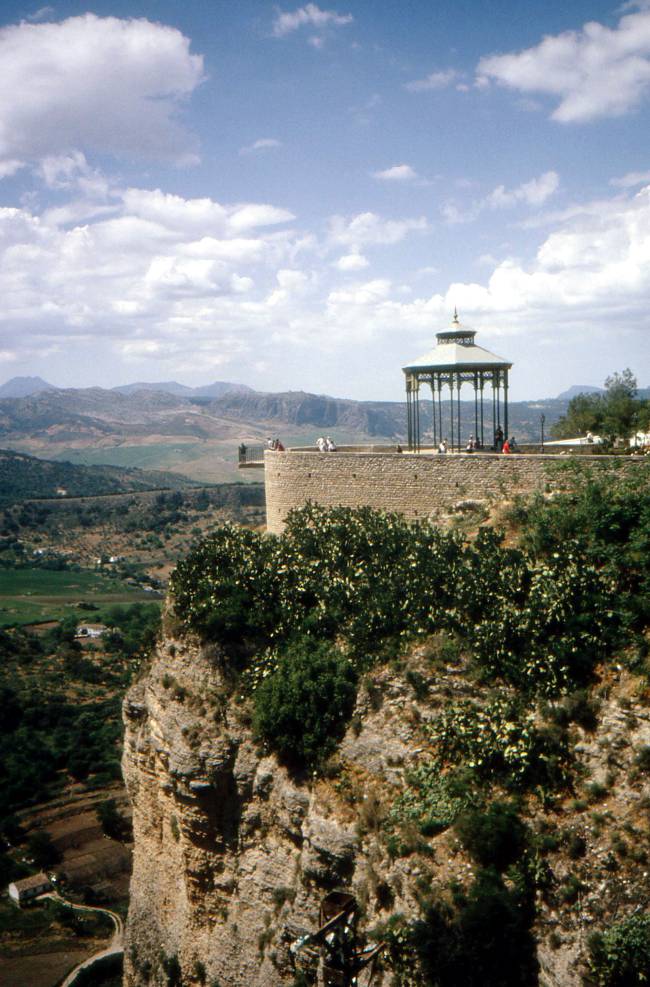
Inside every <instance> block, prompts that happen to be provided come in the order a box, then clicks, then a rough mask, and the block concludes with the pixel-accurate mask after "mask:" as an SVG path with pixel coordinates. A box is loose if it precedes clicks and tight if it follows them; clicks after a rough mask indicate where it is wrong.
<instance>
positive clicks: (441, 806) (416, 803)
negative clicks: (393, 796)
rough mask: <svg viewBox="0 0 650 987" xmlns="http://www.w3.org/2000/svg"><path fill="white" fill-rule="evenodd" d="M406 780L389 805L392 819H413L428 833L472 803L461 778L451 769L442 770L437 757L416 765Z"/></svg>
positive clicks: (453, 817) (449, 821)
mask: <svg viewBox="0 0 650 987" xmlns="http://www.w3.org/2000/svg"><path fill="white" fill-rule="evenodd" d="M407 782H408V785H407V788H406V790H405V791H404V793H403V794H402V795H401V796H400V797H399V798H398V799H397V800H396V802H395V804H394V805H393V808H392V809H391V819H392V820H393V821H394V822H398V823H399V822H406V821H411V822H414V823H416V824H417V826H418V827H419V828H420V831H421V832H422V833H425V834H427V835H432V834H433V833H436V832H438V831H440V830H443V829H447V827H448V826H451V824H452V823H453V822H454V821H455V819H456V818H457V817H458V815H459V814H460V813H461V812H463V811H464V810H465V809H467V808H468V807H469V805H470V804H471V796H470V794H469V792H468V790H467V787H466V785H464V784H463V779H462V778H460V777H459V776H457V775H454V774H453V773H451V772H450V773H447V774H443V772H442V771H441V767H440V764H439V763H438V762H437V761H430V762H428V763H424V764H421V765H419V766H418V767H417V768H416V769H415V770H414V771H412V772H411V773H410V774H409V775H408V777H407Z"/></svg>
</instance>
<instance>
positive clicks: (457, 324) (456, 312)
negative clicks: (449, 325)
mask: <svg viewBox="0 0 650 987" xmlns="http://www.w3.org/2000/svg"><path fill="white" fill-rule="evenodd" d="M454 325H455V326H459V325H460V322H459V321H458V311H457V310H456V306H455V305H454Z"/></svg>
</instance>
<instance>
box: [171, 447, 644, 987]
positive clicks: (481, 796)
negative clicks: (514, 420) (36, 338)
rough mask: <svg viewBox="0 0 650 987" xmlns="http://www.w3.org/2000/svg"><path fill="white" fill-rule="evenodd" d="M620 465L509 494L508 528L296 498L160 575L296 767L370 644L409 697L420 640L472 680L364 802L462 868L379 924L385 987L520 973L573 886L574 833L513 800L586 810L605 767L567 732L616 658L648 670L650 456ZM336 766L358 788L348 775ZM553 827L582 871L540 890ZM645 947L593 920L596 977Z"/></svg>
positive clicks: (262, 731)
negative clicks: (392, 786) (542, 918)
mask: <svg viewBox="0 0 650 987" xmlns="http://www.w3.org/2000/svg"><path fill="white" fill-rule="evenodd" d="M635 472H636V474H637V475H636V476H635V481H634V482H632V481H631V480H629V479H628V478H626V477H625V475H624V474H623V472H622V471H621V472H620V473H619V472H617V471H616V470H612V471H611V472H607V473H592V472H590V471H589V469H588V468H584V467H583V468H580V469H576V470H571V469H569V470H567V471H565V476H564V477H563V480H564V483H563V486H564V492H563V493H562V494H556V495H554V496H553V497H544V496H539V497H537V498H532V499H530V500H527V501H521V502H515V504H514V505H513V506H511V507H510V509H509V513H508V515H507V516H505V517H504V522H505V525H506V529H505V530H506V532H507V537H506V534H505V533H504V532H500V531H498V530H494V529H493V528H491V527H484V528H481V529H479V531H478V532H477V533H476V534H475V536H474V537H471V538H470V537H465V536H463V535H462V534H460V533H459V532H457V531H443V530H441V529H439V528H436V527H434V526H433V525H432V524H429V523H420V524H415V525H412V524H408V523H407V522H406V521H404V519H403V518H401V517H399V516H396V515H386V514H380V513H377V512H374V511H372V510H370V509H367V508H358V509H347V508H345V509H344V508H336V509H333V510H324V509H322V508H320V507H318V506H316V505H313V504H309V505H307V506H306V507H304V508H303V509H301V510H299V511H295V512H293V513H292V514H291V515H290V516H289V518H288V520H287V525H286V529H285V532H284V534H283V535H282V536H280V537H274V536H263V535H260V534H257V533H255V532H252V531H249V530H243V529H241V528H236V527H234V526H231V525H224V526H223V527H221V528H220V529H218V530H217V531H216V532H215V533H213V534H212V535H211V536H210V537H209V538H208V539H206V540H205V541H203V542H202V543H201V544H200V545H199V546H198V547H197V548H196V549H195V550H194V551H193V552H191V553H190V555H189V556H188V557H187V559H186V560H185V561H183V562H181V563H180V564H179V566H178V568H177V570H176V572H175V574H174V576H173V577H172V598H173V603H174V609H175V614H176V617H175V620H176V621H177V623H179V624H181V625H182V626H183V628H184V630H185V631H186V632H189V633H193V634H196V635H198V636H199V637H200V638H202V639H204V640H209V641H211V642H214V643H215V644H216V645H217V653H218V654H219V655H220V658H219V660H220V661H221V662H223V663H224V665H225V666H226V667H227V668H228V669H229V672H230V675H231V676H233V678H234V681H235V682H236V683H237V686H236V689H237V693H238V694H239V695H240V696H241V697H242V699H243V701H244V702H248V701H250V703H251V706H252V714H253V723H254V728H255V730H256V732H257V736H258V738H259V741H260V743H261V744H262V745H263V746H265V747H267V748H268V749H270V750H274V751H275V752H276V753H277V754H278V756H279V757H280V758H281V759H282V760H284V761H285V763H286V764H287V765H288V766H289V767H290V768H291V769H292V770H294V771H297V772H301V771H303V770H306V769H309V770H310V771H313V770H316V771H317V772H321V773H323V774H324V775H325V776H326V777H331V772H332V770H333V769H332V764H333V763H335V760H334V762H333V760H332V758H331V755H332V751H333V750H334V748H335V746H336V744H337V742H338V741H339V739H340V738H341V737H342V735H343V733H344V731H345V730H346V729H347V728H348V726H350V727H351V728H352V730H353V731H354V730H355V719H354V717H356V716H357V714H354V717H353V712H354V697H355V693H356V691H357V688H358V687H359V684H360V683H365V685H364V688H365V689H370V686H368V682H369V681H371V679H372V675H373V669H377V668H378V667H379V666H385V665H386V663H387V662H388V663H389V664H392V667H393V668H394V670H395V672H396V673H397V672H398V671H399V670H400V669H401V671H402V672H403V673H404V676H405V681H406V682H407V683H410V684H411V686H412V689H413V693H414V695H415V697H416V698H417V699H419V700H421V701H423V702H426V696H427V689H428V688H429V685H428V682H427V680H426V679H425V678H423V677H422V675H421V674H420V673H419V672H416V671H414V670H413V669H412V668H409V667H408V666H405V665H404V662H405V658H404V656H408V655H409V654H411V653H415V652H418V650H419V653H420V654H428V655H429V656H430V663H431V666H432V667H435V665H436V662H437V663H439V667H440V668H443V667H445V666H446V665H447V664H449V663H451V665H452V666H455V667H457V668H460V667H461V666H462V671H463V674H464V675H465V676H466V677H467V678H468V679H469V680H470V681H471V682H472V683H473V684H474V686H476V687H478V688H475V690H474V691H475V695H476V698H467V697H465V698H462V697H461V698H457V699H454V698H451V699H450V700H449V701H448V702H447V703H446V704H445V706H444V709H443V710H442V711H439V713H438V715H436V717H435V718H433V719H432V720H431V721H430V722H428V721H427V722H426V723H423V724H421V726H420V732H421V734H423V735H424V736H425V737H427V738H428V740H429V748H428V750H429V752H430V753H429V754H427V753H423V754H422V755H421V757H420V758H419V763H418V766H417V767H416V768H415V769H414V770H412V771H411V772H410V773H407V777H406V787H405V789H404V790H403V792H402V794H401V795H400V796H399V797H397V798H396V799H395V801H394V802H393V804H392V807H389V809H388V811H386V812H382V813H380V814H379V815H378V817H377V820H376V821H375V822H376V825H375V828H376V831H377V832H378V833H379V834H381V838H382V839H383V840H384V841H385V846H386V849H387V852H388V853H389V855H390V856H391V857H395V856H401V855H405V856H406V855H410V854H412V853H414V852H424V851H425V850H426V851H427V852H429V853H431V852H432V851H431V849H430V847H429V849H428V850H427V841H429V840H431V839H432V838H433V837H435V836H436V835H437V834H445V833H447V834H449V838H450V839H452V840H455V841H456V843H457V845H458V846H459V847H460V848H462V851H463V852H464V853H466V854H467V855H468V857H469V858H470V860H471V861H472V866H473V872H472V876H471V880H470V881H469V883H465V884H463V885H462V886H461V885H454V886H452V887H450V888H449V889H448V891H447V892H446V893H445V894H440V892H439V889H436V888H433V887H432V886H431V883H430V882H428V881H423V882H422V887H421V889H420V905H421V917H420V919H418V920H417V921H415V922H414V921H408V920H406V919H405V918H402V917H400V916H399V915H398V916H394V917H393V918H392V919H391V921H390V922H389V923H388V924H387V925H385V926H384V927H382V928H380V929H377V930H375V931H376V934H377V935H381V936H383V937H384V939H385V941H386V942H387V944H388V962H389V964H390V966H391V969H392V971H393V975H394V978H395V979H394V983H395V985H396V987H409V985H416V984H417V985H420V987H424V985H428V987H452V985H457V984H458V983H461V982H462V983H465V984H468V985H470V987H471V985H474V984H476V985H478V984H481V985H488V987H489V985H497V984H498V985H506V987H509V985H512V987H515V985H520V984H522V983H529V984H534V983H536V982H537V980H536V977H537V967H536V963H537V960H536V955H535V939H534V935H533V925H534V922H535V916H536V904H535V903H536V900H537V899H538V897H539V896H540V895H541V896H543V897H544V899H545V900H547V899H548V901H550V902H555V906H554V907H559V908H572V907H574V905H575V903H576V902H577V901H578V900H579V898H580V896H581V895H582V894H583V892H584V890H585V886H584V884H583V882H582V880H581V878H580V877H579V876H578V874H580V867H579V864H580V861H581V860H582V857H583V856H584V854H585V849H586V844H585V839H584V837H583V836H582V835H581V834H580V833H577V832H575V831H573V830H572V831H568V830H567V832H566V833H565V834H560V835H559V836H558V837H555V836H554V835H553V834H552V833H548V834H547V833H545V832H544V831H543V829H539V828H537V827H534V826H532V825H531V824H530V806H531V805H537V806H538V807H541V809H542V810H543V809H544V808H545V807H548V806H549V805H552V804H553V802H554V800H556V799H558V798H559V799H564V800H566V803H567V805H572V804H573V803H575V811H576V812H578V813H579V812H583V811H585V809H587V808H588V807H589V806H590V805H591V806H594V808H597V807H598V806H597V802H598V801H600V800H602V799H603V798H604V797H605V796H606V794H607V785H608V782H596V781H593V782H588V781H587V780H586V779H584V778H583V777H581V775H580V773H579V771H578V766H577V762H576V760H575V755H574V746H575V740H571V738H572V737H574V736H575V735H574V734H572V733H571V731H572V730H574V729H580V730H581V731H585V732H587V733H588V732H589V731H592V730H594V729H595V727H596V725H597V722H598V715H599V702H598V699H597V698H596V697H595V694H594V686H595V684H596V683H597V682H598V681H599V680H600V679H602V677H603V676H606V675H607V670H608V668H610V667H612V668H613V667H614V664H615V665H616V667H617V668H619V669H620V668H623V667H624V668H626V669H628V670H629V671H630V673H634V674H635V675H637V676H640V678H641V679H642V680H643V681H645V682H646V683H648V682H650V666H649V664H648V627H649V624H650V612H649V610H648V599H649V592H648V591H649V589H650V581H649V580H650V569H649V568H648V566H649V562H648V559H650V552H649V551H648V549H649V548H650V466H648V467H644V466H640V468H639V470H638V471H635ZM405 667H406V671H405ZM322 697H328V698H327V699H326V700H323V699H322ZM334 697H335V698H334ZM324 708H325V709H326V710H327V717H320V718H319V716H318V715H317V714H318V710H319V709H320V710H321V712H322V710H323V709H324ZM356 728H357V729H360V728H361V727H360V725H359V724H357V725H356ZM644 765H645V760H644V758H643V755H642V754H641V755H640V756H639V758H638V759H637V762H635V770H636V771H637V773H638V774H639V775H642V774H643V772H644V771H645V767H644ZM337 784H338V789H339V790H340V791H341V792H343V793H344V794H345V793H346V792H347V796H346V797H349V798H350V799H351V800H352V801H353V800H354V794H353V793H350V792H349V790H348V789H347V788H346V785H348V784H349V783H348V782H347V781H346V779H345V773H344V772H343V774H341V775H340V777H339V780H338V782H337ZM335 787H336V786H335ZM581 790H582V791H583V792H584V798H583V799H582V800H581V799H580V798H576V797H575V795H576V793H578V794H579V793H580V791H581ZM597 790H598V791H597ZM572 796H573V803H572V802H570V799H571V797H572ZM593 815H594V819H596V817H597V816H598V813H597V812H595V811H594V813H593ZM594 826H596V823H594ZM561 846H564V847H565V849H566V854H567V858H568V859H569V861H570V862H574V863H573V868H574V870H577V873H576V872H574V870H570V872H569V873H568V874H567V876H566V879H565V880H564V883H563V884H561V886H557V887H556V886H555V885H553V882H552V881H551V880H550V877H549V868H548V865H547V861H546V856H547V854H548V853H549V852H553V851H554V850H555V849H557V848H558V847H561ZM612 846H613V851H612V854H615V853H619V851H620V853H622V852H623V850H625V852H628V850H627V848H626V845H625V843H624V841H621V840H619V841H618V843H617V844H616V846H614V843H612ZM617 847H618V849H616V848H617ZM620 853H619V856H620ZM612 860H613V861H614V862H613V863H612V864H611V867H612V868H615V867H617V866H618V864H617V863H616V861H615V859H614V856H612ZM649 955H650V932H649V930H648V927H647V923H646V922H645V921H642V920H641V919H640V918H639V917H635V916H632V917H631V918H629V919H626V918H623V919H622V920H621V921H620V922H619V923H618V925H615V926H613V927H612V928H610V929H605V928H604V929H603V931H602V933H596V934H595V936H594V937H592V941H591V946H590V957H591V958H590V963H591V969H592V977H594V978H595V982H596V983H598V984H599V985H602V987H617V985H623V984H632V983H641V982H644V979H646V978H647V977H648V976H650V966H649V965H648V956H649Z"/></svg>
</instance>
